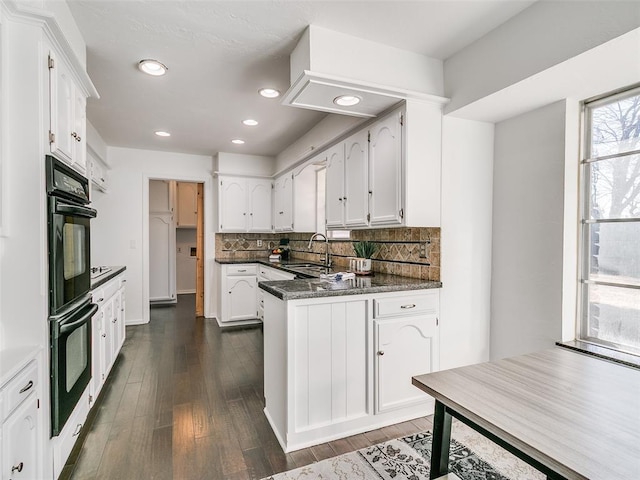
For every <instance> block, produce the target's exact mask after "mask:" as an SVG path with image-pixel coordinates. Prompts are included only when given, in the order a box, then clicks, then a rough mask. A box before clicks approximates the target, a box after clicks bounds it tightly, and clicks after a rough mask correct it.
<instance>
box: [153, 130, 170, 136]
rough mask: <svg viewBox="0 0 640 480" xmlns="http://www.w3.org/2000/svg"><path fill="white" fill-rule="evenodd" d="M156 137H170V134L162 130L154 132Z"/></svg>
mask: <svg viewBox="0 0 640 480" xmlns="http://www.w3.org/2000/svg"><path fill="white" fill-rule="evenodd" d="M156 135H157V136H159V137H170V136H171V134H170V133H169V132H164V131H162V130H158V131H157V132H156Z"/></svg>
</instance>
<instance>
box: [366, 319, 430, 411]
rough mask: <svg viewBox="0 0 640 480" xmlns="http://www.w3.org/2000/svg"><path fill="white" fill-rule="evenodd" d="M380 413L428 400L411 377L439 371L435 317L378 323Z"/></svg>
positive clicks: (378, 407) (376, 326) (377, 399)
mask: <svg viewBox="0 0 640 480" xmlns="http://www.w3.org/2000/svg"><path fill="white" fill-rule="evenodd" d="M374 331H375V337H376V339H375V342H376V349H375V357H376V359H375V366H376V389H375V391H376V413H382V412H386V411H388V410H393V409H396V408H400V407H405V406H407V405H410V404H413V403H420V402H424V401H425V400H426V397H425V395H424V392H422V391H421V390H419V389H418V388H416V387H414V386H413V385H412V384H411V377H413V376H415V375H421V374H423V373H429V372H432V371H434V370H436V369H437V362H438V355H439V352H438V336H437V331H438V329H437V319H436V314H435V313H425V314H423V315H418V316H409V317H399V318H390V319H385V320H375V321H374Z"/></svg>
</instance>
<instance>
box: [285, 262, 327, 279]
mask: <svg viewBox="0 0 640 480" xmlns="http://www.w3.org/2000/svg"><path fill="white" fill-rule="evenodd" d="M282 266H283V267H284V268H286V269H287V270H291V271H292V272H295V273H300V274H303V275H307V276H310V277H319V276H320V275H322V274H325V273H328V272H329V270H330V269H329V268H327V267H325V266H323V265H317V264H314V263H286V264H283V265H282Z"/></svg>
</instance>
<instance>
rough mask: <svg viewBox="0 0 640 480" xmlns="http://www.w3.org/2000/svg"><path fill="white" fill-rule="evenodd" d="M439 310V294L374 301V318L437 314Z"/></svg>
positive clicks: (377, 299)
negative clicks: (425, 313) (427, 313)
mask: <svg viewBox="0 0 640 480" xmlns="http://www.w3.org/2000/svg"><path fill="white" fill-rule="evenodd" d="M437 308H438V294H437V293H435V294H422V295H405V296H402V297H390V298H376V299H375V300H374V301H373V316H374V318H384V317H396V316H398V315H413V314H416V313H424V312H435V311H437Z"/></svg>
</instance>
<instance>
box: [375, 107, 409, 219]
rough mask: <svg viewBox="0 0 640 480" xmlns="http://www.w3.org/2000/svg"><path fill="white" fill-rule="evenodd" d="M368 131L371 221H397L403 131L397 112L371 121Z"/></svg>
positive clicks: (399, 201) (400, 207) (398, 214)
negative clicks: (369, 139)
mask: <svg viewBox="0 0 640 480" xmlns="http://www.w3.org/2000/svg"><path fill="white" fill-rule="evenodd" d="M370 132H371V143H370V145H369V169H370V170H369V189H370V190H371V199H370V213H371V225H393V224H400V223H401V222H402V216H401V209H402V205H401V178H402V177H401V166H402V135H401V133H402V131H401V125H400V118H399V114H393V115H390V116H388V117H386V118H384V119H383V120H381V121H380V122H376V123H374V124H373V125H372V126H371V127H370Z"/></svg>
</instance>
